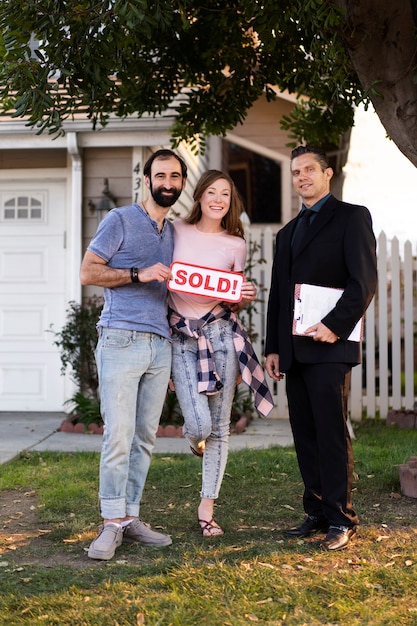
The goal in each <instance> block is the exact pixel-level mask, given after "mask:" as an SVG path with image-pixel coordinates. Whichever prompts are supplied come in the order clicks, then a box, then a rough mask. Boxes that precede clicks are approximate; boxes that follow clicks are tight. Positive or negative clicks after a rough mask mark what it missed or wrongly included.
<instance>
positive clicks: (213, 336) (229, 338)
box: [172, 320, 239, 499]
mask: <svg viewBox="0 0 417 626" xmlns="http://www.w3.org/2000/svg"><path fill="white" fill-rule="evenodd" d="M204 332H205V334H206V336H207V337H208V339H209V340H210V343H211V345H212V348H213V358H214V362H215V365H216V371H217V373H218V375H219V377H220V380H221V381H222V383H223V388H222V389H221V390H220V391H219V392H218V393H217V394H215V395H206V394H205V393H198V391H197V339H195V338H194V337H187V336H186V335H182V334H174V335H173V337H172V340H173V344H172V346H173V348H172V378H173V381H174V385H175V393H176V395H177V398H178V402H179V405H180V408H181V411H182V414H183V417H184V428H183V431H184V435H185V437H186V438H187V440H188V441H189V443H190V445H191V446H192V447H193V448H196V447H197V445H198V443H199V442H200V441H202V440H204V441H205V442H206V449H205V452H204V456H203V478H202V488H201V493H200V496H201V497H202V498H210V499H216V498H218V496H219V491H220V487H221V483H222V480H223V476H224V472H225V468H226V463H227V456H228V452H229V435H230V415H231V411H232V404H233V397H234V394H235V388H236V380H237V377H238V375H239V364H238V360H237V355H236V350H235V347H234V343H233V334H232V324H231V322H230V321H229V320H218V321H216V322H213V323H211V324H208V325H207V326H205V328H204Z"/></svg>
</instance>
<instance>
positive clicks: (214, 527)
mask: <svg viewBox="0 0 417 626" xmlns="http://www.w3.org/2000/svg"><path fill="white" fill-rule="evenodd" d="M198 523H199V525H200V529H201V532H202V533H203V537H216V536H217V535H223V534H224V531H223V529H222V528H220V526H219V525H218V524H217V522H215V521H214V519H213V518H212V519H211V520H210V521H209V522H208V521H207V520H205V519H199V520H198ZM205 533H208V534H205Z"/></svg>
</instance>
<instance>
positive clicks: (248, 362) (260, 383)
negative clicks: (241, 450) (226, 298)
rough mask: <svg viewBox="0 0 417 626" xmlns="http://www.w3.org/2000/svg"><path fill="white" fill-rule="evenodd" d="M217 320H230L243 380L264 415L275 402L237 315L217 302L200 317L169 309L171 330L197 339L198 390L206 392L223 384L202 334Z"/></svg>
mask: <svg viewBox="0 0 417 626" xmlns="http://www.w3.org/2000/svg"><path fill="white" fill-rule="evenodd" d="M220 319H224V320H230V321H231V323H232V332H233V342H234V346H235V350H236V354H237V357H238V362H239V367H240V373H241V375H242V380H243V382H244V383H246V384H247V385H248V387H250V389H252V391H253V394H254V401H255V407H256V409H257V411H259V413H261V415H263V416H264V417H266V416H267V415H269V413H270V412H271V411H272V409H273V408H274V402H273V399H272V395H271V392H270V391H269V388H268V384H267V382H266V380H265V375H264V371H263V369H262V367H261V365H260V363H259V361H258V357H257V356H256V354H255V351H254V349H253V346H252V344H251V341H250V339H249V337H248V334H247V332H246V330H245V329H244V328H243V326H242V324H241V322H240V320H239V318H238V317H237V315H236V314H235V313H233V311H231V310H230V309H227V308H225V307H223V306H222V305H221V304H218V305H216V306H215V307H214V308H213V309H212V310H211V311H209V312H208V313H207V314H206V315H204V317H202V318H200V319H187V318H185V317H182V316H181V315H180V314H179V313H177V312H176V311H174V310H172V309H169V324H170V326H171V329H172V331H173V332H174V333H179V334H182V335H186V336H187V337H194V338H195V339H197V375H198V385H197V389H198V392H199V393H205V394H207V395H213V394H215V393H218V392H219V391H220V389H221V388H222V387H223V383H222V381H221V380H220V377H219V375H218V374H217V372H216V366H215V363H214V359H213V348H212V346H211V343H210V340H209V338H208V337H207V336H206V334H205V333H204V327H205V326H206V325H207V324H212V323H213V322H216V321H218V320H220Z"/></svg>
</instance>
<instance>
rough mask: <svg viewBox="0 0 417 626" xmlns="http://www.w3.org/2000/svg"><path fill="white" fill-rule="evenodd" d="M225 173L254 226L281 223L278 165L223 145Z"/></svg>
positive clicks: (230, 144)
mask: <svg viewBox="0 0 417 626" xmlns="http://www.w3.org/2000/svg"><path fill="white" fill-rule="evenodd" d="M224 147H225V154H224V158H225V161H226V164H227V165H226V171H228V173H229V175H230V176H231V178H232V179H233V182H234V183H235V185H236V187H237V188H238V190H239V192H240V194H241V196H242V198H243V201H244V204H245V209H246V212H247V214H248V216H249V219H250V221H251V222H252V223H253V224H256V223H259V224H265V223H272V224H274V223H280V222H281V221H282V208H281V165H280V163H278V162H277V161H273V160H272V159H269V158H267V157H265V156H263V155H262V154H258V153H256V152H253V151H250V150H247V149H246V148H242V147H240V146H237V145H236V144H233V143H229V142H224Z"/></svg>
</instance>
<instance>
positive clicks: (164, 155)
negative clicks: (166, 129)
mask: <svg viewBox="0 0 417 626" xmlns="http://www.w3.org/2000/svg"><path fill="white" fill-rule="evenodd" d="M172 157H174V159H177V161H178V162H179V164H180V165H181V173H182V177H183V178H187V165H186V163H185V161H184V160H183V159H182V158H181V157H180V156H179V155H178V154H176V153H175V152H174V151H173V150H168V149H167V148H161V150H157V151H156V152H154V153H153V154H151V156H150V157H149V159H148V160H147V161H146V163H145V165H144V166H143V174H144V176H149V177H150V175H151V169H152V163H153V162H154V161H155V159H161V160H162V161H165V160H166V159H171V158H172Z"/></svg>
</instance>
